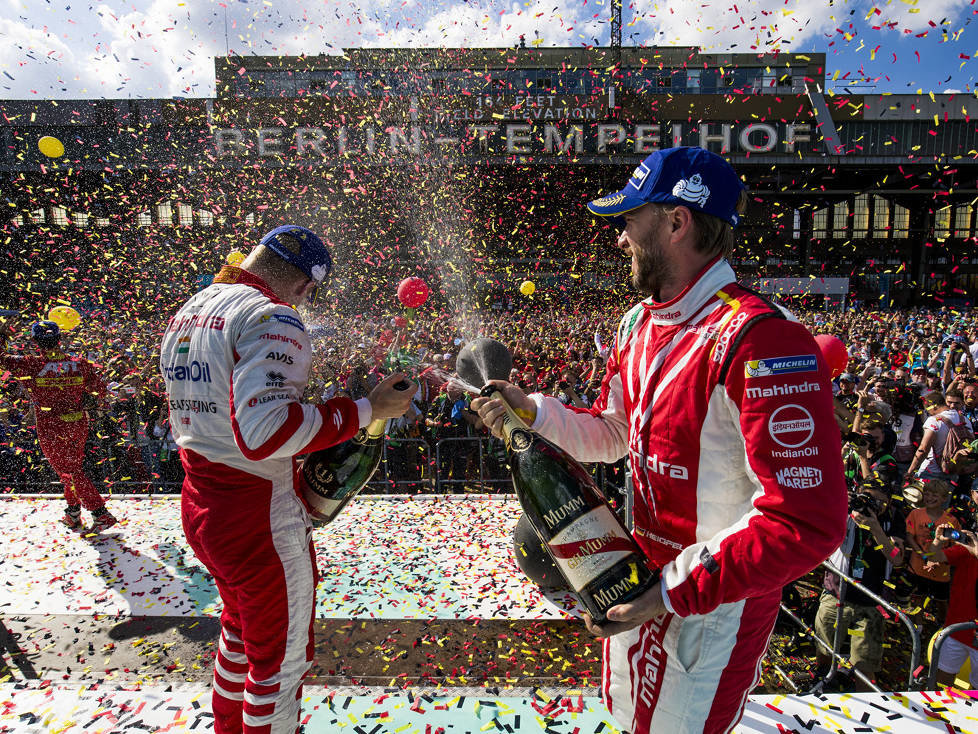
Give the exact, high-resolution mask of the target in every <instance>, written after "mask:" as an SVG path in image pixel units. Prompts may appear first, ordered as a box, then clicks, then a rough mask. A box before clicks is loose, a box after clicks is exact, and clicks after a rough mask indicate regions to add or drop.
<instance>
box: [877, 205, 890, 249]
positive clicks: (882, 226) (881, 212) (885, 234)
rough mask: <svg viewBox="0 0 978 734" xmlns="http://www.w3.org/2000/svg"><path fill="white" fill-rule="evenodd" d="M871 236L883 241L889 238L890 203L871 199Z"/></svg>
mask: <svg viewBox="0 0 978 734" xmlns="http://www.w3.org/2000/svg"><path fill="white" fill-rule="evenodd" d="M873 236H874V237H876V238H877V239H881V240H885V239H888V238H889V236H890V202H888V201H887V200H886V199H881V198H880V197H878V196H875V197H873Z"/></svg>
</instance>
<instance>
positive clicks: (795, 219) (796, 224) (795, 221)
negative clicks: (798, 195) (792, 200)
mask: <svg viewBox="0 0 978 734" xmlns="http://www.w3.org/2000/svg"><path fill="white" fill-rule="evenodd" d="M791 239H793V240H799V239H801V212H800V211H799V210H797V209H794V210H793V214H792V220H791Z"/></svg>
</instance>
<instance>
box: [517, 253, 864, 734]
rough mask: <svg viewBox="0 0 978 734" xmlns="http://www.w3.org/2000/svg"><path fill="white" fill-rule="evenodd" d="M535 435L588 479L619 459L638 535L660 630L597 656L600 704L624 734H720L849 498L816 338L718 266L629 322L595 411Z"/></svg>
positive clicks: (607, 646)
mask: <svg viewBox="0 0 978 734" xmlns="http://www.w3.org/2000/svg"><path fill="white" fill-rule="evenodd" d="M532 397H533V400H534V401H535V402H536V404H537V417H536V420H535V422H534V424H533V428H534V430H537V431H539V432H540V434H541V435H543V436H544V437H546V438H548V439H551V440H553V441H554V442H555V443H557V444H558V445H560V446H561V447H563V448H564V449H565V450H567V451H568V452H569V453H570V454H571V455H572V456H574V457H575V458H577V459H579V460H581V461H587V462H594V461H604V462H612V461H616V460H617V459H619V458H621V457H622V456H623V455H625V454H626V453H627V454H628V460H629V465H630V468H631V472H632V479H633V482H634V488H635V510H634V531H633V532H634V535H635V538H636V540H637V541H638V543H639V545H640V546H641V547H642V549H643V550H644V551H645V553H646V554H647V555H648V556H649V558H650V559H651V560H652V562H653V563H654V565H656V566H659V567H661V568H662V592H663V599H664V601H665V603H666V606H667V608H668V609H669V613H668V614H666V615H664V616H662V617H659V618H656V619H653V620H651V621H649V622H647V623H645V624H644V625H642V626H641V627H639V628H636V629H634V630H630V631H628V632H624V633H622V634H618V635H614V636H613V637H610V638H608V639H606V640H605V642H604V671H603V681H602V689H603V695H604V697H605V701H606V703H607V705H608V708H609V710H610V711H611V713H612V714H613V715H614V716H615V718H616V719H617V720H618V721H619V722H620V724H621V725H622V726H623V727H624V728H625V729H626V730H628V731H631V732H635V733H637V732H649V731H652V732H655V733H656V734H658V733H659V732H669V734H685V733H687V732H688V733H690V734H691V733H692V732H701V731H705V732H728V731H730V730H731V729H732V728H733V727H734V726H735V725H736V724H737V722H738V721H739V720H740V717H741V715H742V713H743V709H744V705H745V702H746V698H747V693H748V692H749V691H750V689H751V688H752V687H753V686H754V685H755V684H756V683H757V680H758V677H759V670H760V661H761V658H762V657H763V655H764V652H765V650H766V648H767V644H768V639H769V637H770V634H771V630H772V629H773V626H774V622H775V618H776V616H777V612H778V602H779V600H780V597H781V589H782V587H783V586H784V585H785V584H787V583H789V582H790V581H792V580H794V579H797V578H798V577H800V576H802V575H804V574H805V573H807V572H808V571H810V570H811V569H812V568H814V567H815V566H816V565H818V564H819V563H820V562H821V561H822V560H824V559H825V558H827V557H828V556H829V554H830V553H831V552H832V551H833V550H835V549H836V548H837V547H838V546H839V543H841V541H842V537H843V535H844V532H845V526H846V490H845V483H844V481H843V473H842V461H841V448H840V439H839V431H838V429H837V427H836V424H835V421H834V419H833V412H832V390H831V386H830V383H829V374H828V369H827V367H826V364H825V362H824V360H823V358H822V355H821V353H820V352H819V349H818V347H817V345H816V344H815V341H814V339H813V338H812V336H811V334H809V332H808V331H807V330H806V329H805V327H804V326H802V325H801V324H799V323H797V322H796V321H794V320H793V319H790V318H788V316H787V315H786V313H785V312H782V311H781V310H780V309H778V308H777V307H775V306H773V305H771V304H770V303H769V302H768V301H767V300H765V299H764V298H763V297H761V296H759V295H757V294H755V293H753V292H751V291H749V290H747V289H745V288H743V287H741V286H739V285H738V284H737V283H736V281H735V276H734V273H733V270H732V269H731V268H730V266H729V265H728V264H727V262H726V261H725V260H722V259H718V260H716V261H714V262H713V263H711V264H710V265H709V266H708V267H707V268H705V269H704V271H703V272H701V273H700V274H699V275H698V277H697V278H696V279H695V280H694V281H693V282H692V283H691V284H690V285H689V286H688V287H687V288H686V289H685V290H684V291H683V292H682V293H681V294H680V295H678V296H677V297H676V298H675V299H673V300H671V301H669V302H668V303H655V302H653V301H652V300H651V299H649V300H647V301H645V302H643V303H640V304H638V305H637V306H636V307H635V308H633V309H632V310H631V311H629V313H628V314H626V315H625V318H624V319H623V320H622V322H621V326H620V327H619V331H618V335H617V338H616V341H615V344H614V347H613V349H612V351H611V355H610V358H609V361H608V365H607V371H606V374H605V377H604V382H603V385H602V391H601V394H600V396H599V398H598V399H597V400H596V401H595V404H594V406H592V407H591V408H590V409H589V410H586V411H585V410H577V409H573V408H565V407H564V406H562V405H561V404H560V402H559V401H558V400H556V399H555V398H552V397H543V396H540V395H534V396H532Z"/></svg>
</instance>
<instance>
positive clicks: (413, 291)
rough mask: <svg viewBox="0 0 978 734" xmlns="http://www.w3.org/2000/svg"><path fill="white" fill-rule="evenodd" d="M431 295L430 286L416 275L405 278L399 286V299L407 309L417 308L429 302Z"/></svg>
mask: <svg viewBox="0 0 978 734" xmlns="http://www.w3.org/2000/svg"><path fill="white" fill-rule="evenodd" d="M430 293H431V291H429V290H428V284H427V283H425V282H424V281H423V280H421V278H418V277H417V276H414V275H412V276H411V277H410V278H405V279H404V280H402V281H401V284H400V285H399V286H397V299H398V300H399V301H400V302H401V305H403V306H404V307H405V308H417V307H418V306H420V305H421V304H423V303H424V302H425V301H427V300H428V296H429V294H430Z"/></svg>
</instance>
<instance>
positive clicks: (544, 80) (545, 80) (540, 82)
mask: <svg viewBox="0 0 978 734" xmlns="http://www.w3.org/2000/svg"><path fill="white" fill-rule="evenodd" d="M553 86H554V82H553V79H551V78H550V77H549V76H542V77H540V78H539V79H537V88H538V89H542V90H545V91H548V92H549V91H550V90H551V89H553Z"/></svg>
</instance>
